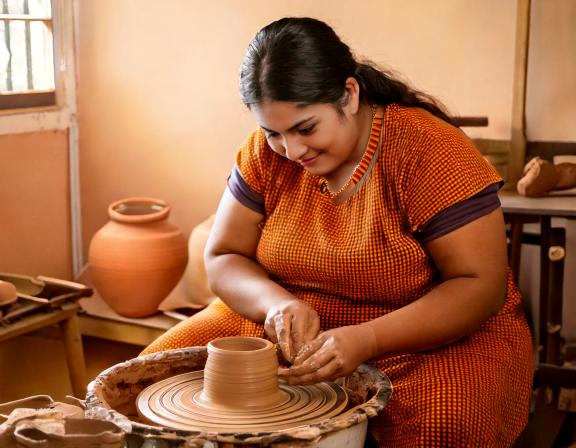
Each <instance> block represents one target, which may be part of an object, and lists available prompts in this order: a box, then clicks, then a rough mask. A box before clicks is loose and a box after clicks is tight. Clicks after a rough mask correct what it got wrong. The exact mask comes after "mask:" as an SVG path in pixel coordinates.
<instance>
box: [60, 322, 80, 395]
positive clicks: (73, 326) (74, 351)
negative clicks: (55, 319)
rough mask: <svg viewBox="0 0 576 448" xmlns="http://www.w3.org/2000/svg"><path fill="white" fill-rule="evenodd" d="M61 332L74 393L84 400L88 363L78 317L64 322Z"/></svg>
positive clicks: (61, 325) (61, 324)
mask: <svg viewBox="0 0 576 448" xmlns="http://www.w3.org/2000/svg"><path fill="white" fill-rule="evenodd" d="M60 331H61V332H62V337H63V339H64V346H65V348H66V361H67V362H68V371H69V373H70V382H71V384H72V392H73V393H74V396H75V397H77V398H81V399H84V397H85V396H86V363H85V361H84V349H83V347H82V335H81V334H80V325H79V324H78V316H77V315H76V314H74V315H73V316H70V318H69V319H66V320H63V321H62V322H61V323H60Z"/></svg>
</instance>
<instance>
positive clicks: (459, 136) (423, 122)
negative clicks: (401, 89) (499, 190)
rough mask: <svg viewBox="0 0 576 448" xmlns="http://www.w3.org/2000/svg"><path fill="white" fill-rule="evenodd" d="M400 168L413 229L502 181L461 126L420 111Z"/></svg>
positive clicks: (411, 228) (413, 230) (417, 230)
mask: <svg viewBox="0 0 576 448" xmlns="http://www.w3.org/2000/svg"><path fill="white" fill-rule="evenodd" d="M413 119H415V120H416V124H415V125H414V124H413V125H412V126H413V129H412V131H411V133H412V134H413V138H412V141H411V145H410V147H409V149H408V150H407V151H405V152H406V154H405V157H404V162H403V166H402V168H401V175H400V177H401V180H400V182H401V186H400V188H401V195H402V202H403V205H404V210H405V212H406V216H407V220H408V225H409V227H410V231H411V232H419V231H421V230H422V229H423V227H424V226H425V225H426V223H427V222H428V221H430V219H432V218H433V217H434V216H436V215H437V214H438V213H440V212H441V211H443V210H445V209H447V208H448V207H450V206H452V205H454V204H457V203H458V202H461V201H464V200H466V199H468V198H471V197H472V196H474V195H476V194H478V193H479V192H481V191H482V190H484V189H485V188H486V187H488V186H489V185H492V184H495V183H499V182H501V180H502V179H501V178H500V176H499V175H498V173H497V172H496V170H495V169H494V167H493V166H492V165H491V164H490V163H489V162H488V161H486V160H485V159H484V157H483V156H482V154H481V153H480V152H479V151H478V149H476V147H475V146H474V144H473V143H472V141H471V140H470V139H469V138H468V137H467V136H466V135H465V134H464V133H463V132H462V131H461V130H459V129H457V128H454V127H453V126H451V125H449V124H448V123H445V122H443V121H441V120H439V119H437V118H435V117H432V116H431V115H429V114H427V113H425V112H420V113H416V114H415V117H414V118H413Z"/></svg>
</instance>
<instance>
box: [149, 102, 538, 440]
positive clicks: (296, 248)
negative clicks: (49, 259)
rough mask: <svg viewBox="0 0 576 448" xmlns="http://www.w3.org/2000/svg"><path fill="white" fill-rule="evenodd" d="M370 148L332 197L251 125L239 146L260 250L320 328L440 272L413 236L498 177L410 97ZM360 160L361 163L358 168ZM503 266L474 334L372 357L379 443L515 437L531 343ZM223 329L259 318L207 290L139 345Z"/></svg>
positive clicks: (368, 315) (179, 341)
mask: <svg viewBox="0 0 576 448" xmlns="http://www.w3.org/2000/svg"><path fill="white" fill-rule="evenodd" d="M380 132H383V135H382V145H381V148H380V149H379V150H378V151H374V150H373V149H375V148H374V145H377V142H378V140H379V135H380ZM371 147H372V151H370V148H371ZM367 154H368V155H366V154H365V158H371V157H376V160H375V161H374V165H373V167H372V169H371V170H370V171H369V172H368V173H366V176H367V178H366V181H365V182H364V184H363V185H362V186H361V187H360V188H359V189H358V190H357V191H356V192H355V193H354V194H353V195H352V196H351V197H350V198H349V199H347V200H346V201H345V202H343V203H341V204H335V203H334V201H333V200H332V198H331V197H330V195H329V194H327V193H326V192H325V189H324V188H321V186H322V183H323V180H322V179H321V178H319V177H317V176H314V175H313V174H311V173H309V172H308V171H306V170H305V169H302V167H300V166H299V165H298V164H296V163H293V162H291V161H289V160H287V159H286V158H283V157H281V156H279V155H278V154H276V153H274V152H273V151H272V150H271V149H270V148H269V147H268V146H267V143H266V138H265V136H264V135H263V133H262V132H261V131H256V132H254V134H253V135H252V136H251V137H250V139H249V140H248V141H247V143H246V144H245V145H244V146H243V147H242V148H241V149H240V151H239V152H238V156H237V161H236V162H237V163H236V164H237V168H238V170H239V172H240V173H241V175H242V178H243V179H244V180H245V182H246V183H247V184H248V186H249V187H250V189H251V190H253V192H254V193H256V194H257V195H259V196H260V197H261V198H263V200H264V210H265V215H264V221H263V225H262V235H261V238H260V242H259V245H258V249H257V259H258V262H259V263H260V264H261V265H262V266H263V267H264V268H265V269H266V270H267V271H268V273H269V274H270V276H271V277H272V278H273V279H275V280H276V281H277V282H278V283H279V284H280V285H282V286H283V287H285V288H286V289H287V290H289V291H290V292H291V293H293V294H294V295H296V296H297V297H298V298H300V299H302V300H304V301H306V302H308V303H310V304H311V305H312V306H313V307H314V308H315V309H316V310H317V312H318V314H319V316H320V320H321V325H322V329H324V330H325V329H329V328H334V327H340V326H345V325H353V324H357V323H360V322H365V321H367V320H371V319H375V318H377V317H379V316H382V315H383V314H386V313H389V312H392V311H394V310H396V309H398V308H401V307H403V306H405V305H407V304H409V303H411V302H413V301H415V300H418V298H420V297H422V296H423V295H425V294H426V293H427V292H429V291H430V290H431V289H432V288H434V287H435V286H436V285H437V284H438V275H437V272H436V271H435V269H434V266H433V263H432V260H431V258H430V257H429V255H428V254H427V252H426V251H425V249H424V248H423V246H422V244H421V243H419V242H418V240H417V239H416V238H415V236H414V235H415V234H416V233H417V232H418V231H419V230H420V229H422V228H423V227H424V226H425V224H426V223H427V222H428V221H429V220H430V219H431V218H433V217H434V216H435V215H437V214H438V213H439V212H441V211H443V210H445V209H446V208H447V207H449V206H451V205H454V204H456V203H458V202H460V201H463V200H466V199H468V198H470V197H472V196H474V195H475V194H477V193H478V192H480V191H482V190H483V189H484V188H486V187H487V186H489V185H491V184H494V183H496V182H499V181H500V178H499V176H498V175H497V173H496V172H495V171H494V169H493V168H492V167H491V166H490V165H489V164H488V163H487V162H485V160H484V159H483V158H482V156H481V155H480V154H479V152H478V151H477V150H476V149H475V148H474V146H473V145H472V143H471V142H470V140H469V139H468V138H466V136H465V135H464V134H463V133H462V132H461V131H460V130H458V129H455V128H453V127H452V126H450V125H448V124H446V123H444V122H442V121H441V120H438V119H436V118H435V117H432V116H431V115H430V114H428V113H427V112H425V111H423V110H420V109H415V108H406V107H402V106H399V105H394V104H393V105H389V106H388V107H387V108H386V112H385V115H384V120H383V125H380V126H374V125H373V127H372V131H371V138H370V143H369V148H368V150H367ZM363 162H366V160H364V161H363ZM368 162H370V160H368ZM366 167H367V163H361V164H360V166H359V167H358V168H357V170H359V171H360V172H359V173H358V172H357V173H355V176H356V177H362V174H364V171H366ZM508 278H509V280H508V293H507V298H506V301H505V304H504V306H503V307H502V309H501V310H500V312H499V313H498V315H496V316H494V317H492V318H490V319H489V320H488V321H487V322H485V323H484V324H483V325H482V326H481V328H480V329H478V330H477V331H475V332H474V333H472V334H470V335H469V336H467V337H464V338H462V339H461V340H459V341H457V342H455V343H453V344H450V345H447V346H444V347H441V348H437V349H433V350H427V351H422V352H418V353H406V354H401V355H394V356H389V357H384V358H381V359H377V360H374V361H371V363H372V364H374V365H375V366H377V367H378V368H379V369H380V370H381V371H383V372H384V373H385V374H386V375H388V376H389V377H390V379H391V381H392V384H393V386H394V391H393V395H392V399H391V401H390V403H389V405H388V406H387V407H386V408H385V409H384V411H383V412H382V414H381V415H380V416H378V417H377V418H375V419H373V420H372V421H371V426H370V427H371V431H372V434H373V435H374V437H375V438H376V439H377V440H378V442H379V444H380V445H381V446H390V447H395V448H401V447H410V448H412V447H416V446H421V447H440V446H445V447H464V446H466V447H492V446H502V447H504V446H509V445H510V444H511V443H512V442H513V441H514V440H515V438H516V437H517V436H518V434H519V433H520V432H521V430H522V428H523V427H524V425H525V424H526V421H527V416H528V403H529V397H530V391H531V378H532V347H531V337H530V333H529V329H528V326H527V324H526V322H525V319H524V317H523V314H522V312H521V307H520V301H521V297H520V293H519V291H518V289H517V288H516V287H515V286H514V284H513V282H512V280H511V275H510V273H509V277H508ZM230 335H247V336H264V331H263V327H262V325H261V324H257V323H254V322H251V321H248V320H246V319H244V318H242V317H240V316H239V315H237V314H236V313H234V312H233V311H232V310H231V309H229V308H228V307H227V306H226V305H225V304H224V303H223V302H221V301H220V300H216V301H215V302H213V303H212V304H211V305H210V306H208V307H207V308H206V309H205V310H203V311H202V312H200V313H198V314H196V315H195V316H193V317H191V318H189V319H188V320H186V321H184V322H182V323H180V324H178V325H177V326H175V327H174V328H173V329H171V330H169V331H168V332H167V333H166V334H165V335H164V336H162V337H161V338H159V339H158V340H157V341H155V342H154V343H153V344H152V345H151V346H149V347H148V348H147V349H146V350H145V352H144V353H150V352H153V351H159V350H165V349H171V348H177V347H185V346H194V345H205V344H207V343H208V342H209V341H210V340H212V339H214V338H216V337H221V336H230Z"/></svg>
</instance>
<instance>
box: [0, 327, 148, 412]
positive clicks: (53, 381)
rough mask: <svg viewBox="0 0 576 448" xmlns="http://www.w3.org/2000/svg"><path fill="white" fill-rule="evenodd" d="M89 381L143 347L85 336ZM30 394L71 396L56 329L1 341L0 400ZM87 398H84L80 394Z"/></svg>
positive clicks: (66, 369)
mask: <svg viewBox="0 0 576 448" xmlns="http://www.w3.org/2000/svg"><path fill="white" fill-rule="evenodd" d="M83 345H84V356H85V359H86V368H87V371H88V380H91V379H93V378H94V377H96V375H98V373H100V372H101V371H102V370H104V369H106V368H108V367H110V366H112V365H114V364H117V363H119V362H122V361H125V360H127V359H131V358H134V357H135V356H137V355H138V353H139V352H140V351H141V350H142V347H139V346H135V345H129V344H123V343H118V342H112V341H106V340H103V339H96V338H90V337H84V338H83ZM30 395H50V396H51V397H52V398H53V399H55V400H62V399H64V397H65V396H66V395H72V389H71V386H70V381H69V377H68V368H67V365H66V357H65V353H64V346H63V344H62V342H61V340H60V337H59V333H58V331H57V329H56V328H54V329H52V328H50V329H45V330H39V331H37V332H34V333H30V334H28V335H24V336H20V337H16V338H14V339H10V340H8V341H4V342H2V343H1V344H0V403H3V402H7V401H12V400H16V399H19V398H23V397H28V396H30ZM78 398H84V397H78Z"/></svg>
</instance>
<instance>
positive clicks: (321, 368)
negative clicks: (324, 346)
mask: <svg viewBox="0 0 576 448" xmlns="http://www.w3.org/2000/svg"><path fill="white" fill-rule="evenodd" d="M341 367H342V364H341V363H340V362H339V360H338V359H337V358H336V357H334V354H333V353H332V352H330V351H326V350H319V351H317V352H316V353H314V354H313V355H311V356H310V357H309V358H308V359H306V361H304V362H302V364H298V365H294V366H292V367H290V368H287V369H280V370H279V371H278V374H279V376H280V377H281V378H284V379H285V380H286V381H287V382H288V383H289V384H312V383H317V382H320V381H327V380H330V379H334V378H337V377H338V376H340V371H341Z"/></svg>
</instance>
